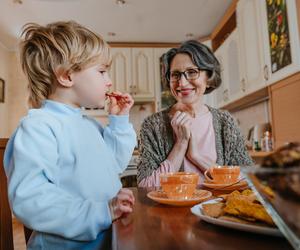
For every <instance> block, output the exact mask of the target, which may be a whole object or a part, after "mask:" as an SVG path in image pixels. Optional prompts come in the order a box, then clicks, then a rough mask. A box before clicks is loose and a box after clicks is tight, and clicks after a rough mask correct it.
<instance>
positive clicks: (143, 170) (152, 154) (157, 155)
mask: <svg viewBox="0 0 300 250" xmlns="http://www.w3.org/2000/svg"><path fill="white" fill-rule="evenodd" d="M161 122H162V121H161V120H160V119H159V118H157V117H155V116H150V117H148V118H147V119H146V120H145V121H144V122H143V124H142V127H141V131H140V142H141V143H140V146H139V151H140V158H139V163H138V166H137V181H138V183H140V182H141V181H142V180H143V179H144V178H146V177H148V176H151V175H152V173H153V172H154V171H155V170H156V169H158V168H159V166H160V164H161V163H162V162H163V161H164V160H165V159H166V158H167V154H166V152H165V150H164V147H163V146H162V144H163V142H162V141H163V140H164V139H165V138H166V136H164V135H163V133H162V132H161V130H160V129H159V125H160V123H161Z"/></svg>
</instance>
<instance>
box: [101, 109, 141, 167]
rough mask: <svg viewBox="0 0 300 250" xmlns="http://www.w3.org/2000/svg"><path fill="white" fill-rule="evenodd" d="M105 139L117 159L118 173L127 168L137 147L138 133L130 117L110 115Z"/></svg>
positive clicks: (105, 129)
mask: <svg viewBox="0 0 300 250" xmlns="http://www.w3.org/2000/svg"><path fill="white" fill-rule="evenodd" d="M103 138H104V141H105V142H106V144H107V145H108V146H109V147H110V149H111V150H112V152H113V154H114V155H115V157H116V160H117V163H118V169H117V171H118V173H121V172H123V171H124V169H125V168H126V167H127V165H128V163H129V161H130V159H131V156H132V153H133V150H134V147H135V146H136V143H137V141H136V133H135V131H134V129H133V126H132V124H131V123H129V116H128V115H109V125H108V126H107V127H105V128H104V132H103Z"/></svg>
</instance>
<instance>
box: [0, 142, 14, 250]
mask: <svg viewBox="0 0 300 250" xmlns="http://www.w3.org/2000/svg"><path fill="white" fill-rule="evenodd" d="M7 141H8V139H0V250H13V249H14V244H13V230H12V217H11V211H10V207H9V203H8V197H7V182H6V175H5V172H4V167H3V154H4V150H5V146H6V143H7Z"/></svg>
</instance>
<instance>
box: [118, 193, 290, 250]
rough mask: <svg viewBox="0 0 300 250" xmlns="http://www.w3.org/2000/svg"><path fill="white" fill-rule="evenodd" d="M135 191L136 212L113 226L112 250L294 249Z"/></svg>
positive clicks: (284, 240) (273, 239) (278, 238)
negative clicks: (218, 223)
mask: <svg viewBox="0 0 300 250" xmlns="http://www.w3.org/2000/svg"><path fill="white" fill-rule="evenodd" d="M132 190H133V192H134V195H135V198H136V204H135V207H134V213H133V214H132V215H130V216H129V217H128V218H124V219H122V220H118V221H115V222H114V223H113V226H112V231H113V235H112V247H113V249H122V250H127V249H130V250H135V249H136V250H147V249H151V250H158V249H162V250H166V249H172V250H174V249H184V250H186V249H198V250H200V249H205V250H214V249H222V250H227V249H243V250H244V249H251V250H253V249H255V250H258V249H262V250H267V249H272V250H276V249H278V250H279V249H280V250H283V249H285V250H287V249H292V247H291V245H290V244H289V243H288V241H287V240H286V239H285V238H281V237H273V236H266V235H260V234H254V233H248V232H242V231H238V230H234V229H229V228H224V227H220V226H216V225H212V224H209V223H206V222H204V221H201V220H200V218H198V217H197V216H195V215H193V214H192V213H191V211H190V207H172V206H167V205H161V204H159V203H156V202H154V201H152V200H150V199H149V198H148V197H147V196H146V194H147V192H149V191H150V190H146V189H141V188H134V189H132Z"/></svg>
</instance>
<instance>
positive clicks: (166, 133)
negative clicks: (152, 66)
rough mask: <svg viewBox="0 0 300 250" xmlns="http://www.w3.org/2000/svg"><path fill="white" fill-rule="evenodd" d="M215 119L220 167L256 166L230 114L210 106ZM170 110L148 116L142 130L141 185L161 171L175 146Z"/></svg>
mask: <svg viewBox="0 0 300 250" xmlns="http://www.w3.org/2000/svg"><path fill="white" fill-rule="evenodd" d="M208 108H209V111H210V112H211V114H212V117H213V127H214V131H215V138H216V153H217V161H216V163H217V165H239V166H249V165H253V164H254V163H253V161H252V159H251V158H250V156H249V155H248V152H247V150H246V147H245V141H244V138H243V136H242V134H241V132H240V130H239V128H238V126H237V124H236V122H235V120H234V118H233V117H232V116H231V115H230V114H229V112H227V111H221V110H218V109H214V108H212V107H208ZM169 111H170V108H168V109H165V110H162V111H160V112H157V113H155V114H153V115H151V116H149V117H147V118H146V119H145V120H144V122H143V124H142V128H141V131H140V146H139V151H140V156H139V163H138V166H137V181H138V183H139V182H140V181H141V180H142V179H144V178H145V177H147V176H150V175H151V174H152V172H153V171H154V170H156V169H158V168H159V166H160V164H161V163H162V162H163V161H164V160H166V159H167V156H168V154H169V152H170V151H171V149H172V148H173V145H174V143H175V142H174V138H173V129H172V127H171V120H170V117H169V115H168V113H169ZM182 169H183V168H182V167H181V171H182Z"/></svg>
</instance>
